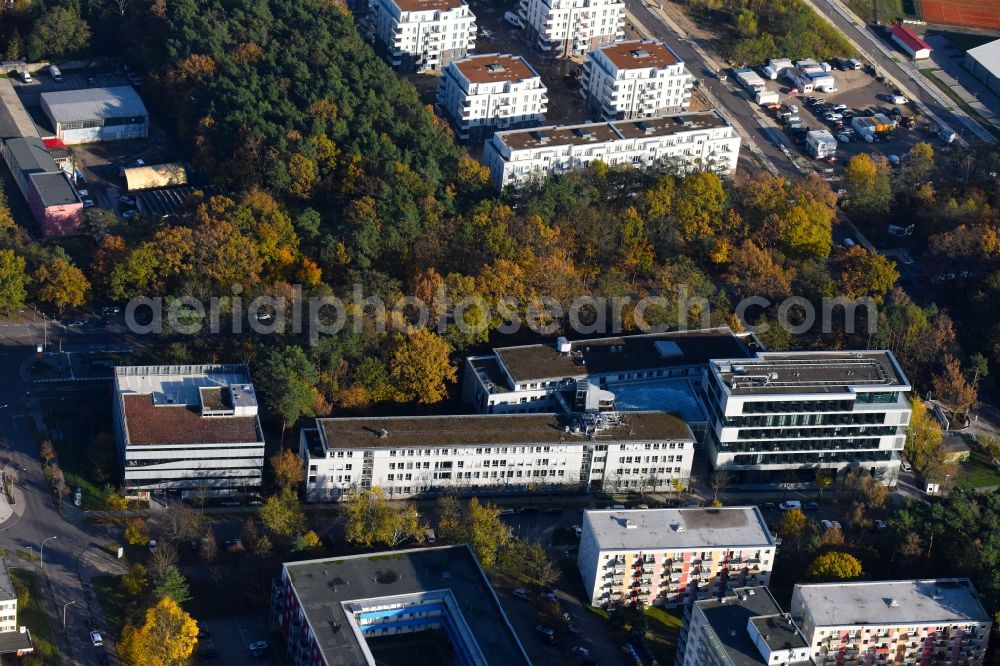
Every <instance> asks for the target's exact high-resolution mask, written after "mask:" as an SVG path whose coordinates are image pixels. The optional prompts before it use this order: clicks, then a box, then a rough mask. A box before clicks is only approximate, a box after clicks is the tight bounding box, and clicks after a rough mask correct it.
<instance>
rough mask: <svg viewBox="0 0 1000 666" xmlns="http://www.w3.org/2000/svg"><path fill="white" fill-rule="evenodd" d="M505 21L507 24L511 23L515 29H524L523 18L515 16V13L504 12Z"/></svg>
mask: <svg viewBox="0 0 1000 666" xmlns="http://www.w3.org/2000/svg"><path fill="white" fill-rule="evenodd" d="M503 20H504V21H507V23H510V24H511V25H512V26H514V27H515V28H523V27H524V21H522V20H521V17H520V16H518V15H517V14H515V13H514V12H504V15H503Z"/></svg>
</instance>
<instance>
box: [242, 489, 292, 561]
mask: <svg viewBox="0 0 1000 666" xmlns="http://www.w3.org/2000/svg"><path fill="white" fill-rule="evenodd" d="M259 515H260V521H261V522H262V523H263V524H264V527H266V528H267V529H268V531H270V532H271V533H272V534H274V535H275V536H276V537H278V538H279V539H282V540H285V541H290V540H291V539H293V538H294V537H295V536H296V535H298V534H301V533H302V532H303V531H304V530H305V524H306V517H305V514H303V513H302V506H301V505H300V504H299V500H298V498H297V497H296V496H295V493H294V492H293V491H292V490H291V489H289V488H282V489H281V490H280V491H279V492H278V493H277V494H276V495H271V496H270V497H268V498H267V499H266V500H264V504H262V505H261V507H260V513H259ZM248 547H252V546H250V545H248Z"/></svg>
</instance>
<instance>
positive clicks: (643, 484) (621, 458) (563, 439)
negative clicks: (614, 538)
mask: <svg viewBox="0 0 1000 666" xmlns="http://www.w3.org/2000/svg"><path fill="white" fill-rule="evenodd" d="M693 456H694V437H693V436H692V434H691V430H690V429H689V428H688V427H687V426H686V425H685V424H684V422H683V421H681V420H680V419H679V418H677V417H675V416H672V415H669V414H664V413H660V412H650V413H629V414H616V413H601V414H577V415H568V416H559V415H555V414H524V415H504V416H499V415H497V416H481V415H459V416H426V417H419V416H418V417H385V418H375V417H372V418H368V417H362V418H337V419H330V418H324V419H317V420H316V427H315V428H306V429H303V431H302V434H301V436H300V445H299V457H300V460H301V461H302V465H303V468H304V472H305V481H304V484H303V487H304V496H305V498H306V499H307V500H308V501H314V502H317V501H336V500H340V499H341V498H342V497H343V496H344V495H345V493H348V492H350V491H352V490H357V489H369V488H373V487H376V486H378V487H380V488H382V489H383V490H384V491H385V492H386V494H387V495H388V496H390V497H394V498H406V497H415V496H421V495H428V494H434V493H439V492H444V491H450V492H459V493H464V492H476V491H479V492H482V491H487V492H495V493H504V492H509V493H524V492H532V491H535V490H539V489H550V490H565V491H572V492H579V491H581V490H583V489H586V488H588V487H593V488H597V489H602V488H605V489H608V490H618V489H626V488H629V489H635V490H638V489H640V488H644V489H647V490H661V491H664V490H674V489H675V488H676V487H677V484H681V485H687V482H688V479H689V478H690V475H691V462H692V458H693Z"/></svg>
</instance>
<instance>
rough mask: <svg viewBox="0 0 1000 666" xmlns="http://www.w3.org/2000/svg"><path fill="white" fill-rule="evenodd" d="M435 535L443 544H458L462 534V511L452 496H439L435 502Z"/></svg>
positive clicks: (455, 498) (456, 499)
mask: <svg viewBox="0 0 1000 666" xmlns="http://www.w3.org/2000/svg"><path fill="white" fill-rule="evenodd" d="M436 513H437V533H436V536H437V538H438V539H440V540H441V541H443V542H444V543H458V542H459V541H460V540H461V534H462V509H461V505H460V504H459V501H458V498H457V497H455V496H454V495H441V496H440V497H438V500H437V507H436Z"/></svg>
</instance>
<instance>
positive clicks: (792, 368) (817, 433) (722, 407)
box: [703, 351, 910, 485]
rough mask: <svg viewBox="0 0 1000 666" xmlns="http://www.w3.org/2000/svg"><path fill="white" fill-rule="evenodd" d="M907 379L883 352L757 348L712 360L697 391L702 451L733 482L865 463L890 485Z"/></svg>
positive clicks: (807, 475)
mask: <svg viewBox="0 0 1000 666" xmlns="http://www.w3.org/2000/svg"><path fill="white" fill-rule="evenodd" d="M909 391H910V383H909V381H908V380H907V379H906V375H905V374H904V373H903V370H902V368H900V366H899V363H897V361H896V359H895V357H894V356H893V355H892V353H891V352H888V351H836V352H759V353H758V354H757V356H756V358H752V359H745V358H744V359H727V360H714V361H712V362H711V363H710V364H709V369H708V372H707V373H706V375H705V381H704V392H703V397H704V400H705V401H706V408H707V410H708V412H709V418H710V419H711V426H710V427H709V431H708V438H707V441H706V444H707V453H708V456H709V458H710V462H711V464H712V467H713V468H714V469H722V470H726V471H728V472H730V474H731V475H732V477H733V480H734V482H736V483H737V484H740V485H743V484H755V483H774V482H783V483H788V482H792V478H790V477H793V478H794V480H795V481H798V482H801V483H809V482H811V481H812V480H813V478H814V477H815V473H816V470H819V469H825V470H831V471H833V472H834V473H835V474H836V473H838V472H841V471H844V470H847V469H861V470H865V471H870V472H871V473H872V474H873V475H875V476H876V477H877V478H879V479H881V480H882V481H883V482H884V483H886V484H888V485H895V483H896V478H897V476H898V473H899V462H900V460H899V456H900V452H901V451H902V450H903V445H904V443H905V441H906V427H907V425H908V424H909V422H910V403H909V401H908V400H907V398H906V395H907V393H908V392H909Z"/></svg>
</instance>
